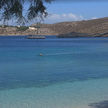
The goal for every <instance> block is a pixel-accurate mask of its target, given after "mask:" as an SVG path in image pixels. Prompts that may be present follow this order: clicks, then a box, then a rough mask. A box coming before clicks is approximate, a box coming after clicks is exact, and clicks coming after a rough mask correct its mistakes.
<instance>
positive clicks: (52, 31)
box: [0, 17, 108, 37]
mask: <svg viewBox="0 0 108 108" xmlns="http://www.w3.org/2000/svg"><path fill="white" fill-rule="evenodd" d="M31 26H32V27H36V26H37V25H36V24H33V25H31ZM38 33H39V35H59V36H64V37H65V36H70V37H71V36H108V17H106V18H100V19H94V20H83V21H75V22H61V23H56V24H40V28H39V30H38ZM36 34H37V29H29V27H25V28H24V27H22V28H18V27H0V35H36Z"/></svg>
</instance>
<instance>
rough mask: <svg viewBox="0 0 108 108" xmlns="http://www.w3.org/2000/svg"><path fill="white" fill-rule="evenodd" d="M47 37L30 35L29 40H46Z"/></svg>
mask: <svg viewBox="0 0 108 108" xmlns="http://www.w3.org/2000/svg"><path fill="white" fill-rule="evenodd" d="M45 38H46V37H45V36H43V35H29V36H27V39H45Z"/></svg>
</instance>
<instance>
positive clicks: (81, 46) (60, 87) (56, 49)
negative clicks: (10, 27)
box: [0, 37, 108, 108]
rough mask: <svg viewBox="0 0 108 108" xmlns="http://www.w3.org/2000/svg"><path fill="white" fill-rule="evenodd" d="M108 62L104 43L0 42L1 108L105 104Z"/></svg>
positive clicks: (17, 39)
mask: <svg viewBox="0 0 108 108" xmlns="http://www.w3.org/2000/svg"><path fill="white" fill-rule="evenodd" d="M40 53H42V54H43V56H39V54H40ZM107 56H108V38H72V39H57V38H55V37H47V38H46V39H45V40H44V39H42V40H27V39H26V37H0V106H2V108H87V106H88V105H89V104H90V103H95V102H98V101H103V100H108V96H107V95H106V94H108V87H107V84H108V57H107Z"/></svg>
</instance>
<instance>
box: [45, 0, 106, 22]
mask: <svg viewBox="0 0 108 108" xmlns="http://www.w3.org/2000/svg"><path fill="white" fill-rule="evenodd" d="M99 1H100V0H95V1H93V0H91V1H88V0H81V1H80V0H78V1H77V2H75V0H74V1H69V0H67V1H64V0H61V1H59V2H58V1H57V0H56V1H55V2H52V3H51V4H46V7H47V11H48V13H49V15H48V16H47V18H46V19H45V20H44V23H57V22H63V21H79V20H89V19H96V18H102V17H108V11H107V10H108V2H107V1H106V0H101V1H100V2H99Z"/></svg>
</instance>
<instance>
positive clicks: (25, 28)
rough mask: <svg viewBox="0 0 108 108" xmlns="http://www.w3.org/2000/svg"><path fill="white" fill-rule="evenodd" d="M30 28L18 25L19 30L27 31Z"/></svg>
mask: <svg viewBox="0 0 108 108" xmlns="http://www.w3.org/2000/svg"><path fill="white" fill-rule="evenodd" d="M27 29H28V27H27V26H21V27H17V30H18V31H26V30H27Z"/></svg>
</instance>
